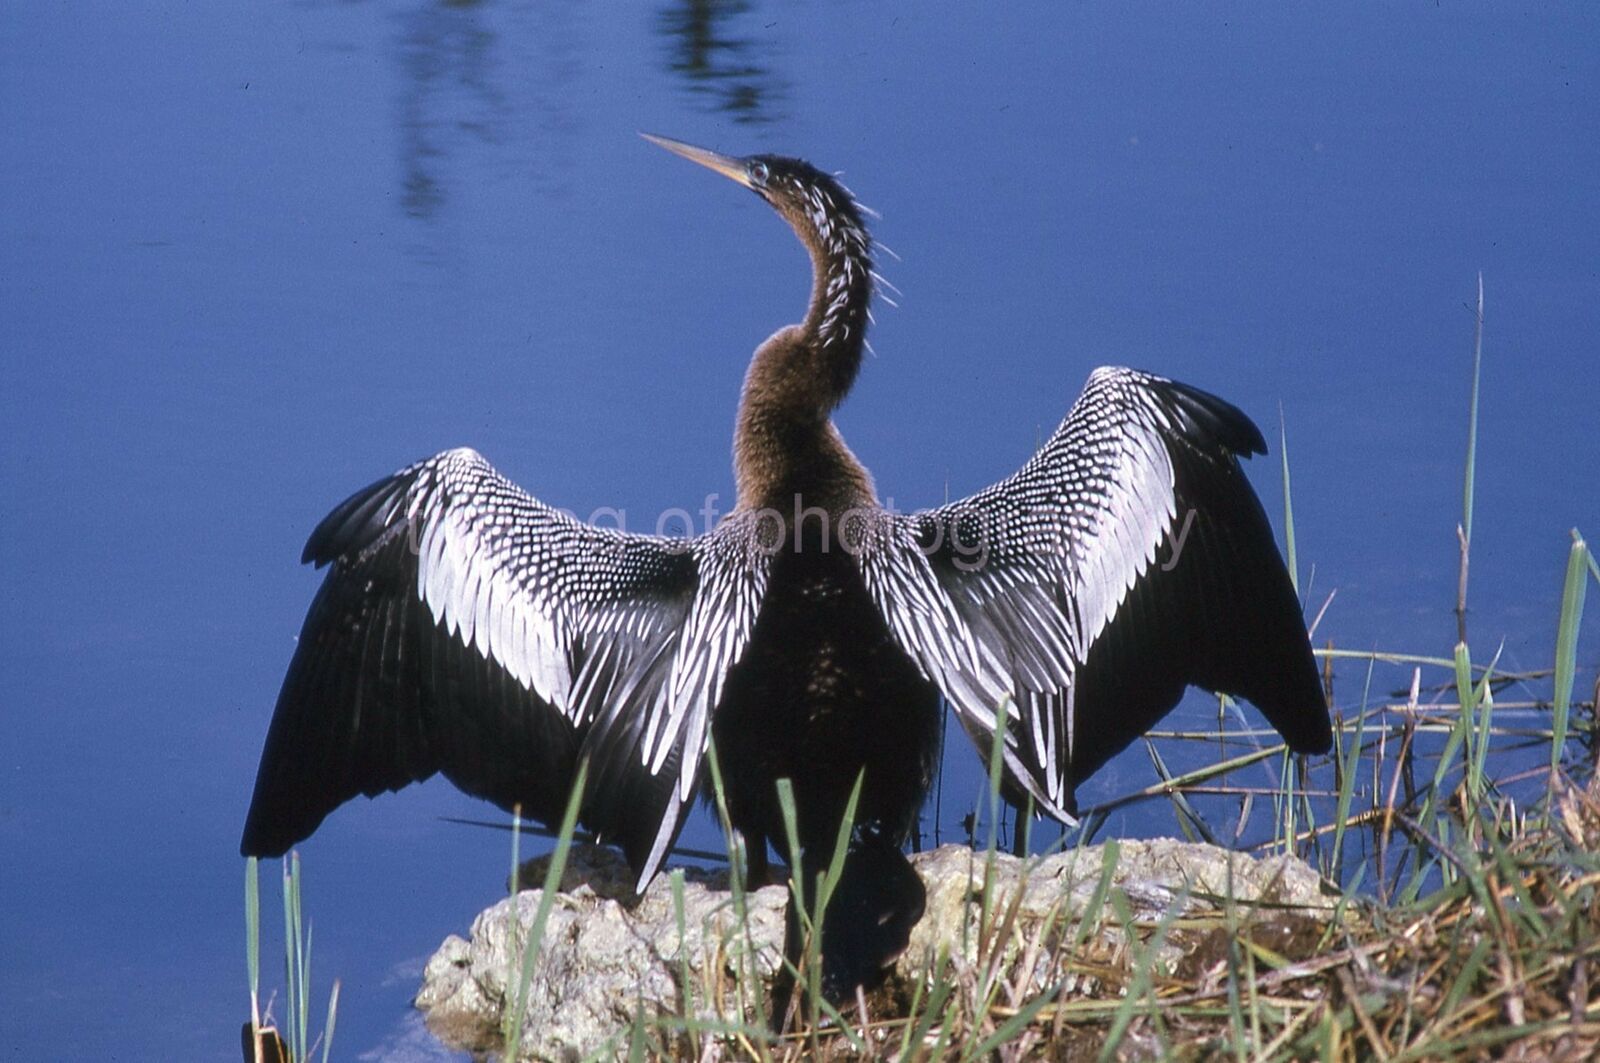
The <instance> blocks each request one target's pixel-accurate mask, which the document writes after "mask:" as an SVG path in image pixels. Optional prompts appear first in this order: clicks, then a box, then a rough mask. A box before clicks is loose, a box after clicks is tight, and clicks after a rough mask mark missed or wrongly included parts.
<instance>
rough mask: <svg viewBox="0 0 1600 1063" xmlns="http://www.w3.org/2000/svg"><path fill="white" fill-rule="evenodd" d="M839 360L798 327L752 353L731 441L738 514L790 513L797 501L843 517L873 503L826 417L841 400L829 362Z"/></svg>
mask: <svg viewBox="0 0 1600 1063" xmlns="http://www.w3.org/2000/svg"><path fill="white" fill-rule="evenodd" d="M837 353H838V352H836V351H830V350H827V349H825V348H823V349H819V348H818V347H817V346H816V345H815V344H813V343H811V342H809V341H808V339H807V335H806V330H805V328H804V327H803V326H797V325H791V326H790V327H788V328H786V329H783V330H781V331H780V332H778V333H777V334H776V335H774V336H773V337H772V338H771V339H769V340H767V342H766V343H763V344H762V345H761V347H760V349H759V350H757V351H756V354H755V358H754V359H752V360H751V362H750V371H749V373H748V374H746V376H745V382H744V396H743V398H742V399H741V401H740V403H739V420H738V424H737V426H736V430H735V433H734V447H733V466H734V478H735V481H736V482H737V485H738V489H739V502H738V504H739V508H741V509H747V510H749V509H763V508H770V509H775V510H777V511H778V512H780V513H789V512H790V511H791V508H792V507H794V506H795V504H796V501H797V500H798V501H799V503H800V505H801V506H821V507H823V508H824V509H827V510H830V511H833V512H842V511H843V510H846V509H849V508H851V507H853V506H859V505H868V504H871V503H872V502H873V501H874V500H875V497H876V496H875V495H874V492H873V488H872V477H871V475H870V474H869V473H868V472H867V470H866V469H865V467H863V466H862V464H861V462H860V461H858V460H857V459H856V456H855V455H854V454H852V453H851V452H850V448H849V447H847V446H846V445H845V443H844V439H843V437H841V436H840V435H839V430H838V429H837V428H836V427H834V424H833V422H832V420H830V419H829V416H828V415H829V413H830V412H832V410H833V409H834V407H836V406H837V405H838V404H839V402H840V400H841V399H843V398H844V389H841V388H840V387H839V386H838V383H837V382H838V379H839V377H840V372H839V367H837V366H835V365H833V364H831V362H830V359H831V358H832V357H835V356H836V355H837ZM856 360H857V362H859V360H860V355H859V353H858V354H857V355H856ZM849 376H850V377H853V376H854V372H853V371H852V372H851V373H850V374H849ZM845 388H848V382H846V384H845Z"/></svg>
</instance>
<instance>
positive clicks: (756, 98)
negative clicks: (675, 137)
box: [660, 0, 783, 124]
mask: <svg viewBox="0 0 1600 1063" xmlns="http://www.w3.org/2000/svg"><path fill="white" fill-rule="evenodd" d="M753 6H754V5H752V4H750V3H749V2H748V0H683V3H681V4H679V5H677V6H676V7H672V8H668V9H667V10H665V11H663V12H662V13H661V16H660V30H661V34H662V36H664V37H666V38H667V40H668V41H669V42H670V44H671V48H672V52H671V60H670V63H669V66H670V69H671V70H672V71H673V72H674V73H676V74H681V75H682V76H683V77H684V78H685V79H686V80H687V81H688V83H689V89H690V91H691V92H693V93H695V94H696V95H698V96H700V97H702V98H704V99H708V100H709V101H710V102H711V106H712V109H714V110H717V111H721V112H723V113H724V114H727V115H728V116H729V117H731V118H732V119H733V120H734V121H735V122H742V123H746V124H750V123H757V122H769V121H772V120H773V119H774V118H777V117H780V115H779V114H777V113H775V111H774V107H775V105H776V103H777V101H778V100H780V99H781V98H782V95H783V88H782V85H781V83H780V82H779V81H778V79H777V78H776V77H775V76H774V75H773V74H772V72H771V71H770V70H768V69H767V68H766V67H765V66H763V65H762V64H761V63H760V62H759V61H757V60H756V59H753V58H752V53H754V52H755V50H756V43H755V41H754V40H753V39H751V38H749V37H742V36H739V35H738V33H737V32H736V30H735V28H734V25H735V24H736V23H738V22H739V21H740V20H741V18H742V16H744V15H747V14H748V13H749V12H750V11H751V9H752V7H753Z"/></svg>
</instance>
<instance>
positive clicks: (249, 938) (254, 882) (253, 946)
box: [244, 856, 261, 1026]
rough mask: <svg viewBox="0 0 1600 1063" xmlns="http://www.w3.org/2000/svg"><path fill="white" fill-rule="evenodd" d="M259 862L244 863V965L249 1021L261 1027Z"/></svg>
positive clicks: (255, 860)
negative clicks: (246, 976) (247, 981)
mask: <svg viewBox="0 0 1600 1063" xmlns="http://www.w3.org/2000/svg"><path fill="white" fill-rule="evenodd" d="M259 864H260V862H259V861H258V860H257V859H256V858H255V857H253V856H252V857H249V858H248V859H246V860H245V862H244V964H245V970H246V972H247V973H248V974H249V976H250V1021H251V1022H252V1023H254V1024H255V1025H256V1026H260V1025H261V1014H260V1008H259V1006H258V1004H257V1002H258V1001H259V1000H260V999H261V878H260V874H259V871H260V867H259Z"/></svg>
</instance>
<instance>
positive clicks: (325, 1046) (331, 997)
mask: <svg viewBox="0 0 1600 1063" xmlns="http://www.w3.org/2000/svg"><path fill="white" fill-rule="evenodd" d="M338 1021H339V979H337V978H335V979H334V980H333V991H332V992H330V993H329V994H328V1028H327V1029H326V1030H324V1031H323V1032H322V1063H328V1053H329V1052H330V1051H332V1050H333V1028H334V1026H335V1025H336V1024H337V1023H338Z"/></svg>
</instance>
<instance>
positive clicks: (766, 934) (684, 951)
mask: <svg viewBox="0 0 1600 1063" xmlns="http://www.w3.org/2000/svg"><path fill="white" fill-rule="evenodd" d="M1118 849H1119V857H1118V860H1117V862H1116V865H1115V867H1114V869H1113V872H1112V874H1111V878H1110V885H1111V886H1112V887H1115V888H1116V889H1117V890H1119V891H1120V892H1119V893H1117V894H1116V897H1117V900H1118V902H1119V903H1123V904H1125V905H1126V910H1127V911H1128V913H1129V914H1130V915H1131V917H1132V920H1133V925H1134V927H1135V929H1136V930H1137V931H1138V932H1139V934H1140V936H1141V938H1148V937H1149V936H1150V935H1151V933H1152V932H1153V930H1154V927H1155V925H1156V924H1157V923H1159V922H1160V921H1162V920H1163V919H1165V918H1167V917H1168V916H1169V915H1182V916H1184V917H1185V919H1184V927H1182V928H1171V927H1169V932H1168V933H1166V934H1165V936H1164V943H1163V945H1162V948H1161V950H1160V951H1159V952H1158V953H1157V960H1158V962H1160V963H1162V964H1164V965H1168V966H1171V965H1174V964H1176V963H1178V962H1180V961H1182V960H1183V958H1184V956H1185V955H1186V954H1187V953H1188V952H1190V951H1193V950H1195V949H1197V948H1198V947H1199V946H1200V944H1201V942H1202V941H1203V940H1204V939H1205V936H1206V934H1205V931H1207V930H1210V929H1213V928H1214V926H1215V922H1214V921H1213V923H1212V926H1210V927H1207V926H1205V925H1204V923H1205V921H1204V919H1203V918H1200V919H1198V921H1197V919H1196V917H1204V916H1206V915H1208V914H1209V915H1214V914H1215V913H1216V912H1217V911H1218V907H1219V904H1220V903H1221V898H1224V897H1228V896H1230V895H1231V896H1232V897H1234V898H1235V899H1236V900H1238V901H1241V902H1250V903H1256V902H1265V903H1268V904H1271V905H1272V906H1274V908H1276V907H1277V906H1283V907H1286V908H1289V909H1296V910H1299V911H1301V912H1309V913H1311V914H1313V915H1316V916H1318V917H1320V918H1326V913H1327V912H1328V911H1329V910H1330V906H1331V901H1330V900H1329V899H1328V898H1327V897H1325V896H1324V895H1323V892H1322V884H1321V880H1320V879H1319V877H1318V876H1317V874H1316V873H1315V872H1314V871H1312V870H1311V868H1309V867H1307V866H1306V865H1305V864H1304V863H1302V862H1301V861H1299V860H1297V859H1294V858H1292V857H1271V858H1266V859H1260V860H1257V859H1254V858H1252V857H1250V856H1247V855H1245V854H1241V853H1233V852H1229V851H1227V850H1223V849H1218V848H1216V847H1213V846H1209V845H1199V844H1188V843H1183V842H1177V841H1172V840H1167V839H1158V840H1154V841H1123V842H1120V843H1118ZM1105 855H1106V846H1092V847H1084V848H1081V849H1076V850H1072V851H1070V852H1066V853H1061V854H1059V855H1056V856H1051V857H1046V858H1043V859H1040V858H1034V859H1032V860H1028V861H1023V860H1019V859H1017V858H1015V857H1012V856H1009V855H1006V854H996V855H995V856H994V858H993V862H992V865H991V864H990V862H989V861H988V860H987V859H986V857H985V854H982V853H977V852H974V851H973V850H971V849H969V848H966V847H963V846H955V845H947V846H944V847H943V848H940V849H936V850H933V851H932V852H926V853H918V854H916V855H914V856H913V857H912V864H913V865H914V866H915V867H916V869H917V872H918V873H919V874H920V875H921V876H922V878H923V881H924V883H925V884H926V886H927V889H928V910H927V914H926V915H924V917H923V919H922V920H921V922H919V923H918V924H917V926H916V928H915V929H914V930H913V932H912V937H911V944H910V947H909V948H908V949H907V950H906V952H905V954H904V955H903V956H902V957H901V958H900V961H899V962H898V964H897V967H896V974H897V975H898V976H899V977H900V978H901V979H903V980H905V981H906V982H907V983H910V982H912V981H914V980H916V979H926V978H928V977H929V974H930V972H931V971H933V970H934V965H935V964H937V963H938V962H939V958H940V957H943V958H944V962H945V963H947V964H949V965H950V967H951V968H953V973H954V974H955V975H956V976H957V977H963V976H965V975H966V974H968V973H970V972H975V971H977V970H979V968H980V966H983V965H987V964H988V963H989V957H991V956H992V955H993V954H994V951H995V948H996V943H998V948H999V950H1000V954H1001V958H1002V960H1003V963H1002V964H1001V965H1000V966H1001V967H1002V968H1003V969H1006V970H1008V971H1011V974H1012V977H1013V978H1015V979H1017V986H1018V987H1019V988H1024V989H1026V990H1027V991H1032V992H1037V991H1040V990H1043V989H1044V988H1047V987H1048V986H1051V985H1053V984H1056V983H1057V982H1060V981H1062V978H1061V972H1060V971H1059V970H1058V969H1057V965H1056V964H1055V963H1054V962H1053V960H1052V956H1053V955H1054V954H1055V952H1056V951H1057V950H1055V949H1054V948H1053V944H1054V943H1055V942H1060V941H1063V940H1071V939H1072V933H1073V927H1074V925H1075V923H1076V917H1077V916H1078V915H1079V914H1081V913H1082V912H1083V910H1084V909H1085V907H1086V906H1087V905H1088V904H1089V903H1090V899H1091V897H1092V896H1093V895H1094V894H1095V891H1096V889H1097V888H1098V886H1099V884H1100V880H1101V877H1102V871H1103V867H1104V860H1105ZM989 867H992V872H990V874H991V875H992V879H991V885H990V895H991V898H992V900H991V904H990V912H991V913H997V914H991V917H990V918H989V919H988V920H985V919H984V918H983V897H984V888H985V873H986V868H989ZM1230 869H1231V879H1232V881H1231V883H1230V881H1229V880H1230ZM543 876H544V870H543V866H542V862H541V861H534V862H532V866H530V867H528V868H527V869H525V870H524V872H523V873H522V874H521V881H523V882H542V881H543ZM679 876H681V882H682V886H681V896H682V902H681V916H680V914H679V903H678V901H677V900H676V898H675V890H674V882H673V879H674V878H675V877H679ZM631 886H632V876H631V874H630V873H629V871H628V868H627V865H626V863H625V862H624V861H623V860H622V858H621V857H620V856H618V855H617V854H616V853H614V852H612V851H611V850H607V849H600V848H596V847H593V846H579V847H575V848H574V849H573V851H572V853H571V857H570V860H569V864H568V867H567V869H566V874H565V875H564V876H563V880H562V884H561V892H559V893H558V894H557V896H556V898H555V901H554V902H553V904H552V907H551V909H550V916H549V921H548V923H547V924H546V927H545V931H544V937H543V941H542V943H541V947H540V954H539V958H538V961H537V963H536V964H535V966H534V971H533V975H532V981H531V983H530V986H529V990H528V995H527V1004H526V1009H525V1019H524V1023H523V1035H522V1043H521V1045H520V1046H519V1052H518V1058H521V1059H537V1060H570V1059H578V1058H581V1057H583V1056H588V1055H591V1054H592V1053H594V1052H596V1051H597V1050H602V1049H606V1046H607V1045H608V1043H610V1044H611V1045H613V1046H615V1047H616V1048H617V1049H618V1050H620V1049H621V1048H623V1047H625V1044H626V1042H625V1040H624V1039H625V1038H626V1037H627V1036H628V1032H629V1030H630V1027H631V1025H632V1024H633V1021H634V1019H635V1017H636V1016H639V1015H640V1014H641V1013H642V1014H643V1015H645V1016H654V1015H661V1014H679V1015H681V1014H685V1013H687V1014H690V1015H693V1016H695V1017H696V1018H698V1019H701V1020H705V1021H708V1022H726V1023H738V1022H741V1021H748V1022H760V1021H761V1019H760V1015H761V1011H760V1010H759V1009H758V1008H757V1007H756V1003H757V999H756V994H757V987H758V986H759V993H760V998H761V999H763V1000H764V999H765V995H766V992H767V989H768V986H769V985H770V982H771V978H772V975H773V973H774V972H775V971H776V970H777V968H778V965H779V963H780V960H781V950H782V946H783V909H784V905H785V903H786V902H787V899H788V896H787V893H786V891H785V890H784V889H783V888H782V887H779V886H769V887H766V888H765V889H761V890H757V891H755V892H753V893H750V894H749V895H748V896H747V897H746V905H747V908H748V911H749V919H748V925H747V926H745V925H742V924H741V921H740V920H739V919H738V918H736V915H735V911H734V904H733V899H732V897H731V895H730V894H729V892H728V890H727V875H726V873H725V872H720V873H710V872H705V871H700V870H698V869H683V870H682V871H680V872H675V873H674V874H673V875H660V876H658V877H657V878H656V880H655V881H654V882H652V883H651V885H650V887H649V889H647V890H646V891H645V894H644V896H643V897H635V896H634V895H633V894H632V890H631ZM541 895H542V894H541V891H540V890H536V889H534V890H524V891H523V892H521V893H518V894H517V895H516V896H515V897H508V898H507V899H505V900H503V901H501V902H499V903H498V904H496V905H494V906H493V907H491V908H489V909H488V910H486V911H484V912H483V913H481V914H480V915H479V916H478V917H477V919H475V920H474V921H473V925H472V931H471V939H470V941H464V940H462V939H461V938H459V937H455V936H451V937H449V938H447V939H445V942H444V944H443V945H441V946H440V948H439V950H438V952H436V953H435V954H434V956H433V958H432V959H431V960H429V962H428V965H427V969H426V971H425V972H424V974H423V985H422V989H421V991H420V992H419V993H418V995H417V998H416V1006H417V1008H418V1009H420V1010H421V1011H422V1012H423V1013H424V1015H425V1017H426V1021H427V1025H428V1028H429V1029H430V1030H432V1031H433V1032H434V1034H435V1035H436V1036H437V1037H439V1039H440V1040H442V1041H443V1042H444V1043H445V1044H447V1045H449V1046H451V1047H453V1048H457V1049H462V1050H465V1051H468V1052H471V1053H473V1054H474V1055H477V1056H480V1057H482V1056H485V1055H487V1054H489V1053H498V1052H499V1051H500V1050H501V1036H502V1035H501V1032H500V1022H501V1015H502V1012H503V1009H504V1007H505V1003H506V999H507V995H508V994H507V986H508V985H510V986H512V987H513V988H512V990H511V993H512V994H513V995H514V993H515V986H516V979H517V977H518V974H517V972H516V971H515V970H514V962H515V959H514V958H515V957H518V956H520V955H521V952H522V947H523V942H524V941H525V940H526V936H527V929H528V927H529V926H530V925H531V924H532V922H533V920H534V918H535V914H536V913H537V911H538V908H539V903H540V899H541ZM1013 905H1015V910H1014V912H1012V906H1013ZM1008 912H1010V913H1011V914H1010V923H1009V924H1007V923H1006V922H1005V918H1004V917H1005V915H1006V913H1008ZM997 926H999V927H1008V928H1009V932H1007V933H1000V934H997V933H996V932H995V929H994V928H995V927H997ZM1196 926H1200V927H1201V928H1202V929H1201V930H1198V931H1196V930H1195V929H1194V927H1196ZM680 927H681V933H680ZM1063 935H1065V936H1063ZM1030 942H1032V943H1040V942H1043V943H1046V944H1050V945H1052V947H1049V948H1029V947H1028V946H1029V943H1030ZM1127 946H1128V941H1127V938H1126V935H1125V933H1124V930H1123V929H1122V927H1121V925H1120V920H1119V918H1118V917H1117V915H1116V909H1115V907H1114V906H1113V905H1112V904H1110V903H1108V904H1107V905H1106V906H1105V907H1104V908H1103V909H1102V911H1101V915H1100V925H1099V927H1098V928H1097V929H1096V930H1095V931H1094V932H1093V933H1086V934H1084V935H1083V941H1082V943H1081V950H1087V951H1090V952H1093V953H1095V954H1096V955H1104V956H1105V957H1107V959H1108V962H1111V961H1112V960H1114V959H1115V958H1116V957H1117V956H1119V955H1121V954H1123V953H1125V952H1126V950H1127ZM1124 958H1125V957H1124ZM1021 959H1026V960H1027V961H1028V963H1029V964H1030V965H1031V969H1030V970H1028V971H1026V972H1021V973H1020V974H1019V972H1018V971H1017V969H1016V968H1017V963H1018V961H1019V960H1021ZM741 987H742V988H743V991H742V993H741ZM1098 988H1099V986H1098V983H1097V982H1096V980H1094V979H1090V978H1085V977H1081V976H1079V977H1076V978H1072V977H1069V978H1067V979H1066V991H1068V992H1072V993H1076V994H1078V995H1083V994H1093V993H1094V992H1095V991H1096V990H1097V989H1098ZM603 1054H611V1052H609V1051H607V1052H603Z"/></svg>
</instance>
